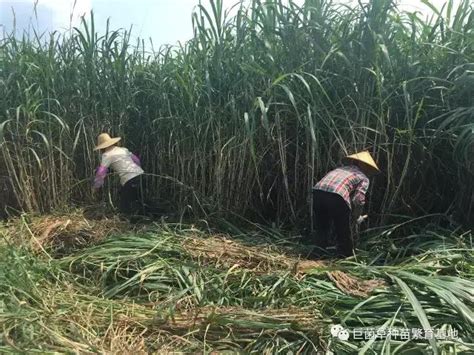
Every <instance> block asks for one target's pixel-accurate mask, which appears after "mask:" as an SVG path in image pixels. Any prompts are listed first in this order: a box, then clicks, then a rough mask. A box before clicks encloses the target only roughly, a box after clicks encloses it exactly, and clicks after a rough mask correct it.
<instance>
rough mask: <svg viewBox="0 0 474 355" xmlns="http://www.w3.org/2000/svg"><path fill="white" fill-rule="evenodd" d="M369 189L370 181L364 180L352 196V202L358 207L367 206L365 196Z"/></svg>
mask: <svg viewBox="0 0 474 355" xmlns="http://www.w3.org/2000/svg"><path fill="white" fill-rule="evenodd" d="M368 189H369V179H363V180H362V181H361V182H360V183H359V184H358V185H357V187H356V189H355V191H354V195H353V196H352V202H353V203H354V205H356V206H364V205H365V195H366V194H367V190H368Z"/></svg>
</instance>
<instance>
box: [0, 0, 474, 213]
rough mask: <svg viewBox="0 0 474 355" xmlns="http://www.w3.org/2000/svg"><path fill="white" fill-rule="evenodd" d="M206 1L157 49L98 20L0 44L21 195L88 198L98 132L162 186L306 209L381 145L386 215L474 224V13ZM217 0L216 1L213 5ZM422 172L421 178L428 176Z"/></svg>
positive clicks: (380, 201)
mask: <svg viewBox="0 0 474 355" xmlns="http://www.w3.org/2000/svg"><path fill="white" fill-rule="evenodd" d="M246 4H247V6H245V3H242V4H237V6H236V8H235V9H236V14H235V16H229V15H228V14H227V13H226V12H225V11H224V9H223V7H222V2H221V1H220V0H213V1H210V6H208V7H206V8H204V7H201V6H198V8H197V10H196V13H195V15H194V17H193V24H194V30H195V31H194V32H195V35H194V38H193V39H191V40H190V41H189V42H187V43H186V44H185V45H182V46H177V47H161V48H160V49H158V50H156V51H155V52H152V53H149V52H147V51H146V50H145V47H146V48H148V46H145V45H144V42H141V41H139V42H138V43H136V44H134V43H131V34H130V32H127V31H112V30H109V31H108V32H107V33H105V34H104V35H100V36H99V35H97V34H96V33H95V28H94V21H93V18H91V19H90V20H89V21H87V22H86V21H84V23H83V26H82V27H81V28H77V29H74V30H72V31H71V33H68V34H66V35H63V36H59V35H58V34H54V35H51V37H46V36H39V35H38V36H34V35H32V36H30V37H29V38H26V37H25V38H24V39H22V40H18V39H15V38H13V37H9V38H6V39H4V40H3V41H2V43H1V47H0V61H1V62H0V63H1V65H0V67H1V71H0V90H1V95H0V139H1V140H2V143H1V147H2V159H1V160H0V174H1V175H7V176H10V177H11V183H12V185H13V189H14V192H15V195H16V197H17V200H18V203H19V204H20V205H21V207H22V208H23V209H25V210H28V211H48V210H50V209H51V208H57V207H62V206H64V205H67V204H70V203H71V202H77V201H85V200H87V199H90V198H91V196H90V189H89V181H90V180H89V179H90V177H91V175H92V174H93V169H94V167H95V166H96V164H97V157H96V155H95V154H94V153H93V152H92V147H93V144H94V142H95V137H96V135H97V134H98V133H99V132H101V131H104V130H105V131H110V132H111V133H113V134H117V135H121V136H123V137H124V138H125V144H126V145H127V147H129V148H130V149H132V150H134V151H137V152H138V153H139V154H140V155H141V156H142V158H143V161H144V164H145V168H146V171H147V172H149V173H150V174H153V175H154V176H155V180H154V181H155V185H154V186H155V192H156V195H157V196H160V197H161V198H163V199H167V200H169V201H172V202H173V203H175V204H176V205H177V207H179V208H184V207H185V206H188V205H190V206H192V207H193V208H194V211H195V213H196V214H197V215H199V216H203V214H205V213H211V212H215V211H219V212H236V213H238V214H239V215H242V214H245V215H248V216H250V217H252V218H256V217H263V218H265V219H275V218H280V219H282V220H284V221H292V222H295V221H297V220H307V219H308V215H309V205H308V204H307V202H306V201H307V196H308V192H309V189H310V187H311V186H312V185H313V184H314V182H315V180H316V179H317V178H319V177H321V176H322V174H324V173H325V172H326V171H327V170H328V169H329V168H331V167H334V166H335V165H336V164H337V162H338V160H339V158H340V157H341V156H342V155H343V154H345V153H346V152H353V151H355V150H359V149H362V148H369V149H370V150H371V151H372V153H374V155H375V157H376V159H377V160H378V162H379V165H380V166H381V167H382V169H383V171H384V174H383V175H382V176H380V177H379V178H377V181H376V182H375V183H374V184H373V189H372V190H371V204H370V209H371V211H370V214H371V215H372V216H373V219H372V220H373V221H374V222H375V221H376V218H377V217H379V218H380V219H381V220H383V221H384V220H385V217H387V216H389V215H391V214H392V215H393V214H404V215H409V216H412V217H413V216H417V215H420V216H421V215H425V214H427V213H436V212H441V213H444V212H446V211H449V213H452V214H453V215H455V216H456V218H458V219H459V220H462V221H464V222H469V221H470V222H472V221H473V220H474V209H473V207H474V206H473V198H472V196H473V184H472V178H473V174H474V173H473V167H474V166H473V160H472V153H473V151H472V147H473V144H472V142H473V137H474V135H473V129H474V126H473V115H474V113H473V109H472V108H473V106H474V102H473V98H474V91H473V90H474V76H473V75H472V71H473V65H474V64H473V63H474V33H473V31H474V23H473V21H474V15H473V11H472V5H471V2H470V1H469V0H462V1H461V3H460V6H459V7H458V8H455V7H453V5H452V4H453V2H452V1H448V3H447V5H446V6H445V9H444V12H443V13H437V12H436V13H435V15H434V16H433V17H432V18H430V19H429V20H424V19H423V16H422V15H421V14H414V13H406V12H401V11H399V10H397V7H396V6H395V3H394V2H393V1H391V0H376V1H372V2H371V3H370V4H369V5H363V6H361V5H356V6H355V7H354V8H348V7H347V6H344V5H340V4H336V3H332V2H331V1H329V0H307V1H306V2H305V4H304V5H303V6H301V7H299V6H297V5H296V4H294V3H292V2H291V1H290V2H289V4H288V5H285V3H284V2H283V1H279V0H278V1H277V0H275V1H263V0H253V1H250V2H247V3H246ZM206 9H207V10H206ZM420 182H423V183H420Z"/></svg>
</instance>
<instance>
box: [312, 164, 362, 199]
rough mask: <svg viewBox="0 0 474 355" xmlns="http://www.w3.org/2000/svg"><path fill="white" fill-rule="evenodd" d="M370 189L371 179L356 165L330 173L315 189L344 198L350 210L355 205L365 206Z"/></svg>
mask: <svg viewBox="0 0 474 355" xmlns="http://www.w3.org/2000/svg"><path fill="white" fill-rule="evenodd" d="M368 189H369V178H368V177H367V176H366V175H365V174H364V173H363V172H362V171H361V170H360V169H359V168H358V167H357V166H355V165H350V166H343V167H340V168H337V169H334V170H332V171H330V172H329V173H328V174H326V176H324V177H323V178H322V179H321V180H320V181H319V182H318V183H317V184H316V186H315V187H314V188H313V190H321V191H326V192H332V193H336V194H338V195H340V196H342V198H343V199H344V201H346V203H347V205H348V206H349V208H352V205H353V204H354V205H358V206H363V205H364V204H365V194H366V193H367V190H368Z"/></svg>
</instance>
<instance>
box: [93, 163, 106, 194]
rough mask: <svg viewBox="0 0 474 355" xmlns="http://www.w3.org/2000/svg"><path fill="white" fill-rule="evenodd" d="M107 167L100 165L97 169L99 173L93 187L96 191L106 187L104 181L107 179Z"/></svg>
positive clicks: (96, 174)
mask: <svg viewBox="0 0 474 355" xmlns="http://www.w3.org/2000/svg"><path fill="white" fill-rule="evenodd" d="M107 170H108V169H107V167H106V166H104V165H99V167H98V168H97V171H96V173H95V178H94V184H93V187H94V189H96V190H97V189H99V188H101V187H102V185H104V180H105V177H106V176H107Z"/></svg>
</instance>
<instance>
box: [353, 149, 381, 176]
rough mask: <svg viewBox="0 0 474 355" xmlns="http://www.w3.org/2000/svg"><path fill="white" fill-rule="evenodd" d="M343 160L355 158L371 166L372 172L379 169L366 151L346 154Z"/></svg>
mask: <svg viewBox="0 0 474 355" xmlns="http://www.w3.org/2000/svg"><path fill="white" fill-rule="evenodd" d="M344 160H346V161H347V160H357V161H360V162H362V163H364V164H365V165H366V166H368V167H369V168H371V169H372V170H373V171H374V172H376V173H380V169H379V167H378V166H377V164H376V163H375V160H374V159H373V158H372V156H371V155H370V153H369V152H368V151H363V152H359V153H356V154H352V155H348V156H347V157H345V158H344Z"/></svg>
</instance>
